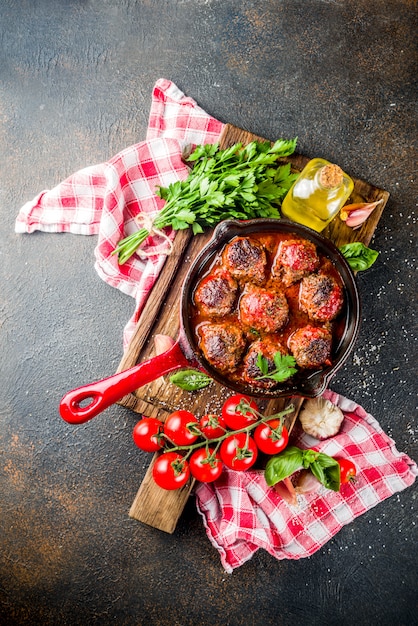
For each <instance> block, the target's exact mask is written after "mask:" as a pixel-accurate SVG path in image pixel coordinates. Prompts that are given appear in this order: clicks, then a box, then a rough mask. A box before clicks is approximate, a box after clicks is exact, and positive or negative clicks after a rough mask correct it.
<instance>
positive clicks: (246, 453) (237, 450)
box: [219, 433, 258, 471]
mask: <svg viewBox="0 0 418 626" xmlns="http://www.w3.org/2000/svg"><path fill="white" fill-rule="evenodd" d="M219 452H220V455H221V459H222V461H223V463H225V465H226V466H227V467H229V468H230V469H234V470H238V471H242V470H247V469H248V468H249V467H251V466H252V465H254V463H255V462H256V460H257V455H258V450H257V446H256V445H255V441H254V439H253V438H252V437H250V436H248V435H247V433H236V434H235V435H230V436H229V437H227V438H226V439H224V440H223V442H222V443H221V447H220V451H219Z"/></svg>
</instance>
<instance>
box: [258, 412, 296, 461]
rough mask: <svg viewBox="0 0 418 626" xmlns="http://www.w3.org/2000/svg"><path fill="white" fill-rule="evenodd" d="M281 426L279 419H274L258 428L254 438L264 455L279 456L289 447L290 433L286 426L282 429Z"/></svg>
mask: <svg viewBox="0 0 418 626" xmlns="http://www.w3.org/2000/svg"><path fill="white" fill-rule="evenodd" d="M280 425H281V422H280V420H279V419H272V420H269V421H268V422H262V423H261V424H259V425H258V426H256V429H255V431H254V435H253V437H254V440H255V442H256V444H257V448H258V449H259V450H261V452H264V454H278V453H279V452H281V451H282V450H284V449H285V447H286V446H287V444H288V442H289V433H288V431H287V428H286V426H282V427H281V428H280Z"/></svg>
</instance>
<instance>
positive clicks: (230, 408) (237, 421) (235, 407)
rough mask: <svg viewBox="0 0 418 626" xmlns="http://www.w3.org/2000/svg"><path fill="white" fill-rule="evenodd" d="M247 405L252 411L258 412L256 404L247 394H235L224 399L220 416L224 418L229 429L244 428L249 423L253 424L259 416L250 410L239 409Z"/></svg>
mask: <svg viewBox="0 0 418 626" xmlns="http://www.w3.org/2000/svg"><path fill="white" fill-rule="evenodd" d="M244 403H245V404H246V405H249V406H250V408H251V409H252V411H257V412H258V406H257V404H256V403H255V402H254V400H251V399H250V398H248V397H247V396H243V395H241V394H236V395H234V396H231V397H230V398H228V400H226V401H225V403H224V405H223V407H222V417H223V418H224V420H225V424H226V425H227V426H228V428H230V429H231V430H240V429H241V428H246V427H247V426H250V425H251V424H254V422H256V421H257V420H258V419H259V418H258V416H257V415H254V413H253V412H252V411H250V410H248V409H247V410H244V409H242V410H241V407H242V406H243V405H244Z"/></svg>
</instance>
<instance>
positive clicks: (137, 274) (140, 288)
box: [15, 79, 224, 347]
mask: <svg viewBox="0 0 418 626" xmlns="http://www.w3.org/2000/svg"><path fill="white" fill-rule="evenodd" d="M223 128H224V124H222V123H221V122H219V121H218V120H216V119H214V118H213V117H211V116H210V115H208V114H207V113H205V111H203V109H201V108H200V107H199V106H198V105H197V104H196V102H195V101H194V100H193V99H192V98H189V97H186V96H185V95H184V94H183V93H182V92H181V91H180V90H179V89H178V87H176V85H174V84H173V83H172V82H170V81H169V80H166V79H160V80H158V81H157V82H156V84H155V86H154V89H153V93H152V102H151V111H150V116H149V125H148V130H147V136H146V140H145V141H143V142H141V143H138V144H135V145H133V146H130V147H128V148H126V149H125V150H123V151H122V152H120V153H119V154H117V155H115V156H114V157H113V158H112V159H111V160H110V161H108V162H105V163H100V164H98V165H94V166H91V167H87V168H85V169H83V170H80V171H78V172H76V173H75V174H73V175H72V176H70V177H69V178H67V179H66V180H65V181H63V182H62V183H60V184H59V185H58V186H57V187H55V188H54V189H51V190H47V191H42V192H41V193H40V194H39V195H38V196H36V197H35V198H34V199H33V200H32V201H30V202H28V203H26V204H25V205H24V206H23V207H22V208H21V210H20V212H19V214H18V216H17V219H16V223H15V231H16V232H17V233H32V232H34V231H35V230H41V231H45V232H50V233H57V232H70V233H75V234H80V235H96V234H98V243H97V246H96V249H95V257H96V263H95V268H96V270H97V272H98V274H99V276H100V277H101V278H102V279H103V280H104V281H105V282H107V283H108V284H110V285H112V286H113V287H116V288H118V289H120V290H121V291H122V292H124V293H126V294H128V295H130V296H132V297H133V298H135V301H136V307H135V312H134V315H133V316H132V318H131V319H130V320H129V322H128V324H127V326H126V327H125V331H124V345H125V347H126V346H127V344H128V342H129V339H130V337H131V335H132V333H133V331H134V330H135V325H136V323H137V321H138V319H139V316H140V314H141V311H142V308H143V306H144V304H145V301H146V298H147V296H148V294H149V292H150V290H151V288H152V286H153V285H154V283H155V280H156V278H157V277H158V274H159V272H160V270H161V268H162V266H163V264H164V262H165V259H166V257H165V255H164V254H161V253H162V252H164V251H165V250H166V249H167V241H166V240H165V239H163V238H162V237H158V236H156V235H154V236H151V237H149V238H148V239H147V241H146V242H145V245H143V246H142V248H141V250H143V251H144V252H145V253H146V256H142V257H141V256H139V255H138V254H135V255H134V256H133V257H131V259H130V260H129V261H128V262H127V263H125V264H124V265H122V266H120V265H119V264H118V261H117V257H116V255H113V256H112V252H113V250H114V249H115V247H116V244H117V243H118V241H119V240H120V239H121V238H122V237H124V236H127V235H129V234H131V233H133V232H135V231H136V230H138V226H137V225H136V222H135V217H136V216H137V215H138V214H139V213H145V214H148V215H149V214H151V215H152V214H154V213H156V212H157V211H159V210H160V209H161V208H162V206H163V204H164V201H163V200H161V199H160V198H158V196H156V193H155V192H156V189H157V187H158V186H160V185H161V186H163V187H166V186H168V185H169V184H170V183H172V182H174V181H176V180H180V179H181V180H184V179H185V178H187V175H188V170H187V167H186V166H185V164H184V162H183V160H182V153H183V150H184V149H185V148H186V147H187V146H189V145H197V144H205V143H216V142H217V141H218V139H219V137H220V135H221V132H222V130H223ZM166 233H167V235H168V236H169V237H170V238H171V239H173V237H174V233H173V232H171V231H170V229H166Z"/></svg>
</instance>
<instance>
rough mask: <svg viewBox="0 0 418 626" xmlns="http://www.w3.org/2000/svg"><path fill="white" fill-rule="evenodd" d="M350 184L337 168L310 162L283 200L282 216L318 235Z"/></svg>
mask: <svg viewBox="0 0 418 626" xmlns="http://www.w3.org/2000/svg"><path fill="white" fill-rule="evenodd" d="M353 188H354V183H353V181H352V180H351V178H350V177H349V176H347V174H345V173H344V172H343V171H342V169H341V168H340V167H339V166H338V165H334V164H332V163H329V161H325V159H319V158H316V159H312V160H311V161H309V163H308V164H307V165H306V166H305V168H304V169H303V170H302V172H301V174H300V176H299V178H298V179H297V180H296V182H295V183H294V184H293V186H292V187H291V188H290V190H289V192H288V194H287V195H286V197H285V199H284V200H283V204H282V209H281V210H282V214H283V216H284V217H287V218H288V219H290V220H292V221H294V222H298V223H299V224H303V225H304V226H308V227H309V228H312V229H313V230H316V231H317V232H321V231H322V230H323V229H324V228H325V226H327V224H329V223H330V221H331V220H332V219H334V217H335V216H336V215H337V213H338V212H339V210H340V209H341V207H342V206H343V205H344V204H345V202H346V201H347V199H348V197H349V196H350V194H351V192H352V191H353Z"/></svg>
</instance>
